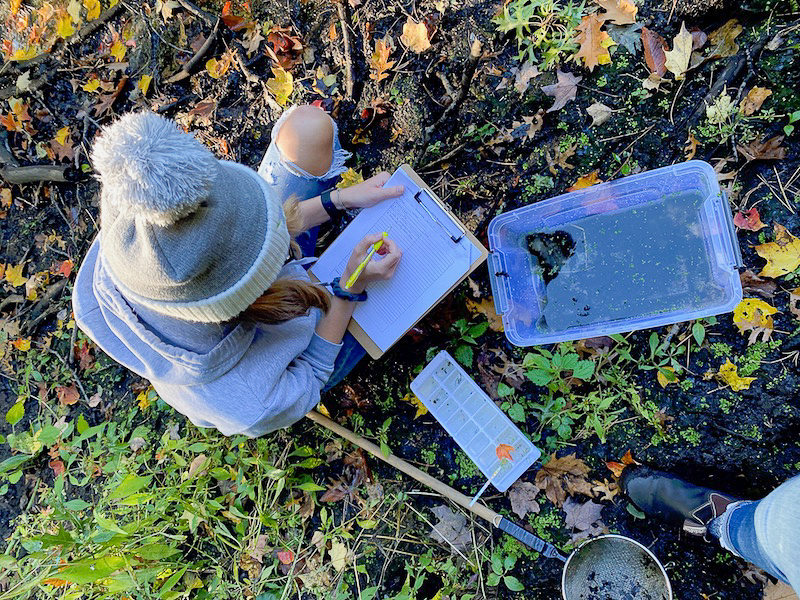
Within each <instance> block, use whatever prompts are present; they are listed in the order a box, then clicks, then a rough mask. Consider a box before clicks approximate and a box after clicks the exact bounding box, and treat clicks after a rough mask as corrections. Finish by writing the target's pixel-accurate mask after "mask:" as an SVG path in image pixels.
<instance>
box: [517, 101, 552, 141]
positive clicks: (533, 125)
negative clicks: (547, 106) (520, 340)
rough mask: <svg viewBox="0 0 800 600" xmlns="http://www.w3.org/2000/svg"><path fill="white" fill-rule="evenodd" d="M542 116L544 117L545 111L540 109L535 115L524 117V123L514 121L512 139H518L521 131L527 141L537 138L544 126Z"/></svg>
mask: <svg viewBox="0 0 800 600" xmlns="http://www.w3.org/2000/svg"><path fill="white" fill-rule="evenodd" d="M542 115H544V109H541V108H540V109H539V111H538V112H537V113H536V114H535V115H529V116H524V115H523V117H522V122H520V121H514V123H513V132H512V134H511V135H512V137H516V134H517V132H518V131H520V130H521V132H522V134H524V136H525V139H528V140H532V139H533V138H534V137H536V134H537V133H538V132H539V131H541V129H542V125H544V118H543V117H542Z"/></svg>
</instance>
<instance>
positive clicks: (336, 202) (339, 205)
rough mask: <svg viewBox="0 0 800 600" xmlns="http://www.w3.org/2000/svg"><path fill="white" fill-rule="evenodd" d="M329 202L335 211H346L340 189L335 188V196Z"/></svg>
mask: <svg viewBox="0 0 800 600" xmlns="http://www.w3.org/2000/svg"><path fill="white" fill-rule="evenodd" d="M334 198H335V199H334ZM331 200H332V201H333V205H334V206H335V207H336V208H337V209H339V210H341V211H345V210H347V207H346V206H345V205H344V202H343V201H342V190H341V189H340V188H336V195H335V196H331Z"/></svg>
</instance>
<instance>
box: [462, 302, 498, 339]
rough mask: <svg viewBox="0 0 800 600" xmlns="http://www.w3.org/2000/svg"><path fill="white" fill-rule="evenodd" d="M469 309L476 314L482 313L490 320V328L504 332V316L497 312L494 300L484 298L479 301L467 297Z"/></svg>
mask: <svg viewBox="0 0 800 600" xmlns="http://www.w3.org/2000/svg"><path fill="white" fill-rule="evenodd" d="M467 309H468V310H469V311H470V312H471V313H472V314H474V315H477V314H481V315H483V316H485V317H486V320H487V321H489V329H491V330H492V331H497V332H502V331H504V328H503V317H501V316H500V315H498V314H497V312H496V311H495V308H494V302H493V301H492V300H491V299H490V298H482V299H481V300H480V301H479V302H476V301H475V300H472V299H471V298H467Z"/></svg>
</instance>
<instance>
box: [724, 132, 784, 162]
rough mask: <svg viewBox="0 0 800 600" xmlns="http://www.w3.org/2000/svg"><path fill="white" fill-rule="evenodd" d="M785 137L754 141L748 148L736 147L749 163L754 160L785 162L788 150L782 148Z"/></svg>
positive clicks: (777, 136)
mask: <svg viewBox="0 0 800 600" xmlns="http://www.w3.org/2000/svg"><path fill="white" fill-rule="evenodd" d="M783 139H784V136H782V135H776V136H775V137H773V138H770V139H768V140H766V141H764V142H761V141H757V140H753V141H752V142H750V143H749V144H747V145H746V146H736V149H737V150H738V151H739V154H741V155H742V156H744V158H745V160H747V162H750V161H753V160H783V159H784V158H786V148H784V147H782V146H781V143H782V142H783Z"/></svg>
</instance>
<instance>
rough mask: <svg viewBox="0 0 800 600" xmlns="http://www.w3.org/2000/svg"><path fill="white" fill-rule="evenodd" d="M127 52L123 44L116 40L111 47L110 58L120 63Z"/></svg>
mask: <svg viewBox="0 0 800 600" xmlns="http://www.w3.org/2000/svg"><path fill="white" fill-rule="evenodd" d="M127 52H128V48H127V46H125V44H124V43H122V41H121V40H117V41H115V42H114V43H113V44H112V45H111V56H113V57H114V59H115V60H116V62H122V59H123V58H125V54H126V53H127Z"/></svg>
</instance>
